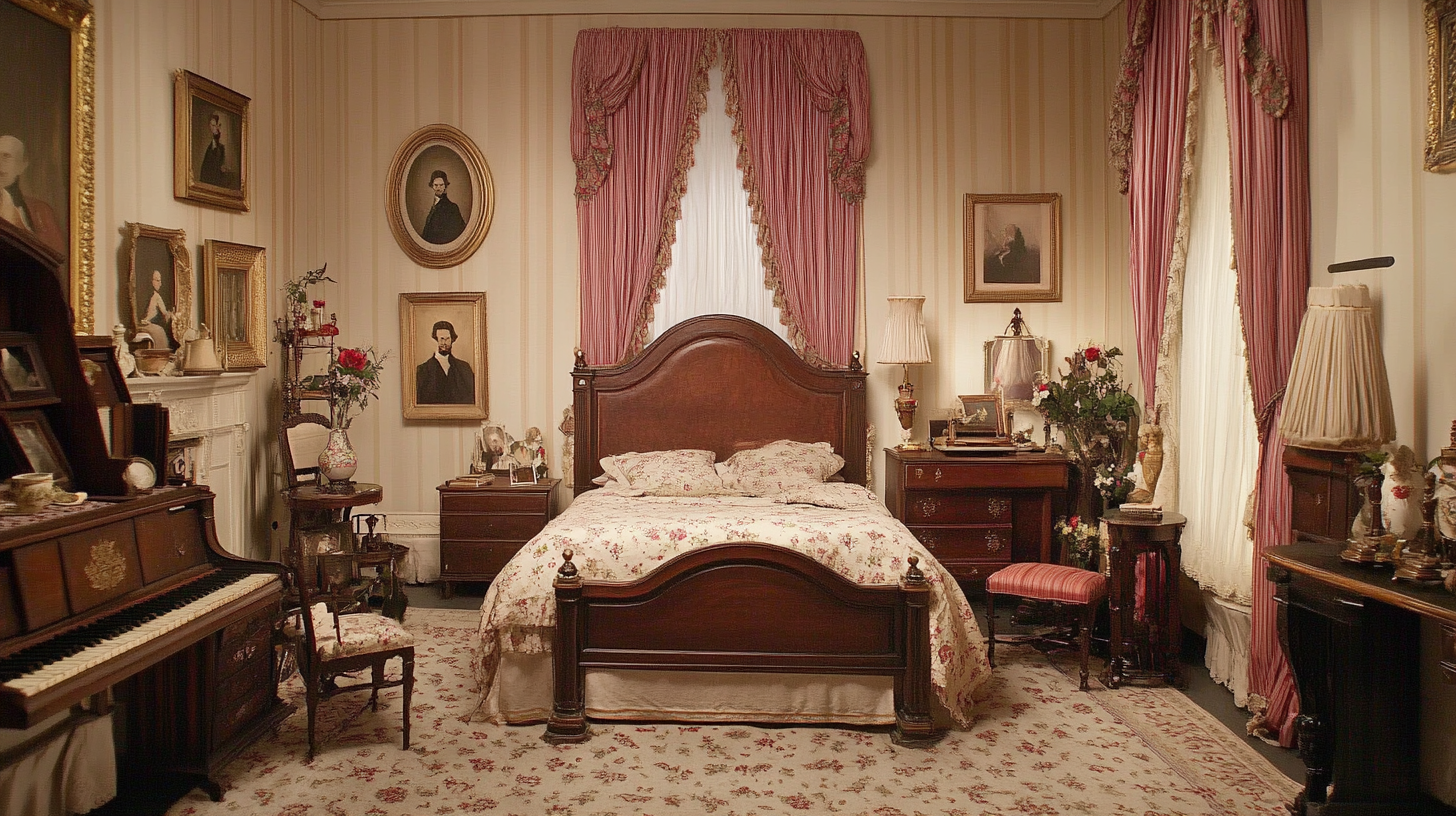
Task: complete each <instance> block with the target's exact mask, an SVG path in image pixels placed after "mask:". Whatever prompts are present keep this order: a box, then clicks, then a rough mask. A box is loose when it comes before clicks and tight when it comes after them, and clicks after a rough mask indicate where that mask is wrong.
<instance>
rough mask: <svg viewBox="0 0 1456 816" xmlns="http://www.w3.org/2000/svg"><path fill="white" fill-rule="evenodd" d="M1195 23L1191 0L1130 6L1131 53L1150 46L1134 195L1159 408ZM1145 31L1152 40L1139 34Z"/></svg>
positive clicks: (1140, 318) (1133, 248)
mask: <svg viewBox="0 0 1456 816" xmlns="http://www.w3.org/2000/svg"><path fill="white" fill-rule="evenodd" d="M1142 15H1147V16H1142ZM1140 17H1141V18H1140ZM1190 25H1191V15H1190V13H1189V4H1188V3H1185V2H1173V3H1167V2H1164V3H1156V4H1155V3H1153V2H1151V0H1143V2H1139V3H1134V4H1132V5H1129V6H1128V48H1129V49H1130V51H1131V50H1132V49H1136V48H1138V47H1139V45H1140V42H1141V41H1143V40H1145V41H1146V50H1145V54H1144V56H1143V61H1142V80H1141V83H1140V84H1139V88H1138V91H1137V96H1136V106H1135V107H1134V108H1133V111H1132V144H1131V146H1130V147H1131V154H1130V156H1129V160H1128V165H1129V166H1128V191H1127V199H1128V209H1129V210H1130V213H1131V233H1130V235H1129V244H1130V246H1129V250H1130V253H1131V257H1130V259H1129V268H1130V269H1129V272H1130V275H1131V289H1132V309H1133V329H1134V333H1135V335H1136V338H1137V351H1138V372H1139V373H1140V374H1141V375H1142V380H1143V405H1146V406H1151V405H1153V403H1154V398H1153V392H1154V389H1155V387H1156V386H1157V377H1158V340H1159V339H1160V338H1161V337H1162V335H1163V311H1164V307H1165V306H1166V304H1167V299H1168V267H1169V265H1170V264H1171V263H1172V261H1173V240H1174V238H1175V237H1176V235H1177V231H1178V194H1179V190H1180V185H1181V184H1182V168H1183V131H1184V126H1185V123H1186V122H1187V113H1188V111H1187V105H1188V40H1189V27H1190ZM1139 31H1145V32H1146V34H1145V35H1143V36H1139ZM1134 53H1135V52H1134ZM1133 59H1135V57H1133ZM1128 61H1129V60H1128V59H1125V60H1124V67H1123V71H1124V75H1126V74H1127V73H1128V71H1129V66H1128V65H1127V62H1128ZM1114 127H1115V122H1114Z"/></svg>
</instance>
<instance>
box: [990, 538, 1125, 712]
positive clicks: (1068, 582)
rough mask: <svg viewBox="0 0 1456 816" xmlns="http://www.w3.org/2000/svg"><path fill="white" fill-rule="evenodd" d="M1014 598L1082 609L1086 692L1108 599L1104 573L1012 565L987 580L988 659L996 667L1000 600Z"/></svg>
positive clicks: (1061, 567) (1073, 568)
mask: <svg viewBox="0 0 1456 816" xmlns="http://www.w3.org/2000/svg"><path fill="white" fill-rule="evenodd" d="M997 595H1014V596H1016V597H1018V598H1025V599H1027V600H1036V601H1050V602H1051V603H1054V604H1059V605H1062V606H1075V607H1081V615H1080V616H1079V619H1078V629H1080V630H1081V632H1080V635H1081V637H1080V643H1079V647H1080V648H1079V650H1080V652H1081V658H1082V690H1083V691H1086V690H1087V653H1088V651H1090V649H1091V646H1092V624H1093V622H1094V620H1095V618H1096V616H1097V605H1098V604H1099V603H1101V602H1102V599H1103V598H1106V597H1107V579H1106V578H1105V577H1103V575H1102V573H1100V572H1092V571H1091V570H1084V569H1077V568H1076V567H1064V566H1062V565H1060V564H1039V563H1036V562H1034V561H1032V562H1022V563H1019V564H1012V565H1011V566H1009V567H1007V568H1005V569H1003V570H999V571H997V572H994V573H992V574H991V577H990V578H987V579H986V657H987V659H988V660H990V662H991V665H992V666H995V665H996V596H997Z"/></svg>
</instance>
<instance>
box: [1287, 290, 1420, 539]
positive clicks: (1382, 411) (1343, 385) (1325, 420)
mask: <svg viewBox="0 0 1456 816" xmlns="http://www.w3.org/2000/svg"><path fill="white" fill-rule="evenodd" d="M1279 435H1280V436H1281V437H1283V438H1284V441H1285V442H1286V443H1287V444H1290V445H1294V446H1296V447H1301V448H1314V449H1316V450H1326V451H1345V452H1353V453H1363V452H1366V451H1371V450H1375V449H1376V448H1379V447H1380V446H1381V445H1383V444H1385V443H1386V442H1389V441H1391V440H1393V439H1395V411H1394V410H1393V409H1392V407H1391V403H1390V381H1389V379H1388V378H1387V376H1386V373H1385V358H1384V356H1382V354H1381V352H1380V335H1379V333H1378V332H1376V330H1375V317H1374V315H1373V314H1372V313H1371V309H1370V290H1369V289H1367V288H1365V287H1364V286H1335V287H1311V288H1310V290H1309V310H1308V311H1306V312H1305V314H1304V322H1302V323H1301V324H1300V326H1299V342H1298V343H1297V345H1295V347H1294V363H1293V365H1292V366H1291V367H1290V371H1289V385H1288V386H1287V388H1286V389H1285V395H1284V411H1283V415H1282V416H1281V417H1280V420H1279ZM1381 481H1382V479H1381V477H1380V474H1379V472H1378V471H1377V472H1376V476H1375V478H1374V479H1372V480H1371V484H1370V485H1369V486H1368V487H1367V493H1366V496H1367V498H1368V499H1369V501H1370V505H1371V510H1372V511H1373V512H1372V514H1371V519H1370V530H1369V532H1368V533H1366V534H1365V535H1364V536H1362V537H1361V538H1359V539H1351V540H1350V543H1349V546H1348V547H1346V548H1345V550H1344V551H1343V552H1341V553H1340V557H1341V558H1343V559H1345V560H1346V561H1352V562H1356V563H1361V564H1374V563H1377V562H1381V563H1383V562H1388V561H1390V559H1391V553H1390V552H1389V551H1388V549H1386V548H1387V547H1388V546H1389V541H1390V538H1391V537H1390V536H1389V535H1387V534H1386V532H1385V523H1384V520H1383V519H1382V518H1381V513H1380V483H1381Z"/></svg>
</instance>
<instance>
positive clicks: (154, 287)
mask: <svg viewBox="0 0 1456 816" xmlns="http://www.w3.org/2000/svg"><path fill="white" fill-rule="evenodd" d="M126 235H127V238H128V239H129V240H128V245H129V246H128V252H127V258H128V263H127V270H126V280H125V281H123V282H122V286H123V291H126V292H130V293H131V326H130V328H131V332H132V334H131V342H132V346H133V347H134V348H135V347H136V344H137V342H139V341H140V342H142V343H143V344H145V343H146V342H150V343H151V348H153V349H157V350H175V349H177V348H178V347H179V346H181V345H182V341H183V340H184V339H186V337H187V330H188V329H190V328H192V256H191V254H189V253H188V251H187V233H185V232H183V231H182V230H170V229H162V228H161V227H150V226H147V225H146V224H136V223H127V225H126Z"/></svg>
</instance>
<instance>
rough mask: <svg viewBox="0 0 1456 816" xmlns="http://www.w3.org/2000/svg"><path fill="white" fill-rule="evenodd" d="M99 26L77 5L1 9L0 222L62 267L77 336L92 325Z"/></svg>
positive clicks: (14, 1)
mask: <svg viewBox="0 0 1456 816" xmlns="http://www.w3.org/2000/svg"><path fill="white" fill-rule="evenodd" d="M93 17H94V15H93V12H92V10H91V5H90V4H89V3H85V2H81V0H48V2H41V0H0V41H3V42H4V43H5V63H6V65H7V66H8V67H9V70H8V71H7V77H6V81H4V82H0V221H4V222H5V223H6V224H7V225H8V226H7V227H6V228H9V229H13V230H15V231H19V232H23V233H25V234H27V235H28V236H30V237H31V238H33V239H35V240H36V241H37V243H40V244H42V245H43V246H45V247H46V248H47V249H49V250H50V251H51V252H53V253H54V254H55V256H56V258H57V259H58V260H59V261H60V265H59V266H58V267H57V269H56V275H57V277H58V278H59V282H60V284H61V291H62V292H64V293H65V295H66V298H67V303H69V304H70V306H71V311H72V313H73V314H74V315H75V330H76V332H77V333H78V334H90V333H91V331H92V329H93V328H94V324H95V286H94V280H93V275H94V268H95V258H94V248H93V242H92V235H93V233H94V218H95V210H94V206H93V200H94V198H95V196H94V191H95V176H94V173H93V169H92V168H93V162H92V161H91V157H92V156H93V155H94V148H95V140H94V136H93V134H94V132H95V114H94V111H95V107H96V106H95V97H96V87H95V86H96V81H95V76H96V49H95V37H96V34H95V23H94V19H93Z"/></svg>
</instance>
